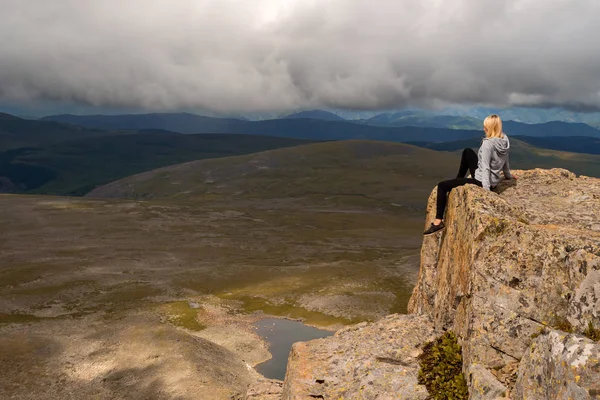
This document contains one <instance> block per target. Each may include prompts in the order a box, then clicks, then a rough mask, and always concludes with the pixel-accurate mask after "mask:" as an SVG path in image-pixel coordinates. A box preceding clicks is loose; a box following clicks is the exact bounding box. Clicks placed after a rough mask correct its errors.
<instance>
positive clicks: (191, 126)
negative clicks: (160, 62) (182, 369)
mask: <svg viewBox="0 0 600 400" xmlns="http://www.w3.org/2000/svg"><path fill="white" fill-rule="evenodd" d="M42 120H43V121H54V122H61V123H67V124H72V125H78V126H83V127H87V128H94V129H108V130H115V129H117V130H139V129H164V130H169V131H173V132H178V133H240V134H254V135H256V134H260V135H269V136H280V137H293V138H298V139H310V140H347V139H371V140H386V141H392V142H406V141H414V140H416V141H429V142H442V141H454V140H462V139H467V138H470V137H477V136H481V135H482V133H481V129H480V127H481V121H478V120H476V119H474V118H463V117H452V116H419V115H412V114H411V115H401V114H398V113H396V114H393V115H388V114H382V115H378V116H376V117H374V118H371V119H368V120H360V121H345V120H342V119H341V118H339V117H338V118H337V119H336V118H335V115H334V114H332V113H328V112H325V111H318V110H315V111H309V112H305V113H299V114H292V115H290V116H288V117H285V118H282V119H272V120H264V121H244V120H240V119H232V118H211V117H202V116H198V115H194V114H188V113H171V114H130V115H94V116H78V115H67V114H65V115H56V116H49V117H45V118H43V119H42ZM504 127H505V131H506V132H507V133H508V134H516V135H525V136H540V137H542V136H544V137H547V136H590V137H598V138H600V130H598V129H595V128H593V127H591V126H589V125H586V124H583V123H569V122H563V121H552V122H546V123H543V124H524V123H521V122H515V121H505V123H504Z"/></svg>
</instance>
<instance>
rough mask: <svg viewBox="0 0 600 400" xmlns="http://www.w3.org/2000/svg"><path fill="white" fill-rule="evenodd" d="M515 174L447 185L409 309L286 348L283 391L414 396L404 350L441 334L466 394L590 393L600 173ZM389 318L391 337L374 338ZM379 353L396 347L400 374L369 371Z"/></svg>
mask: <svg viewBox="0 0 600 400" xmlns="http://www.w3.org/2000/svg"><path fill="white" fill-rule="evenodd" d="M516 175H517V176H518V177H519V179H518V180H517V181H505V182H502V183H501V184H500V186H499V187H498V189H497V192H498V193H492V192H486V191H484V190H481V189H480V188H478V187H475V186H464V187H460V188H457V189H455V190H453V191H452V193H451V195H450V198H449V202H448V208H447V214H446V218H445V223H446V226H447V228H446V229H445V230H444V231H442V232H440V233H437V234H435V235H432V236H428V237H425V238H424V240H423V247H422V250H421V268H420V274H419V280H418V283H417V285H416V286H415V289H414V291H413V295H412V297H411V300H410V303H409V313H410V314H413V315H407V316H393V317H388V318H386V319H384V320H382V321H379V322H377V323H375V324H372V325H365V326H360V325H359V326H357V327H354V328H350V329H349V330H345V331H342V332H340V333H339V334H336V336H335V337H334V338H330V339H324V340H321V341H314V342H309V343H304V344H297V345H296V346H295V347H294V349H293V351H292V353H291V355H290V363H289V366H288V375H287V379H286V382H285V385H284V396H283V398H284V399H304V398H324V399H329V398H334V399H338V398H368V399H370V398H378V399H381V398H398V399H402V398H406V399H412V398H415V399H418V398H421V397H419V396H422V394H421V393H423V392H422V390H423V389H422V388H421V387H420V386H419V385H417V383H416V374H415V373H414V372H415V371H416V370H417V368H418V366H417V364H416V363H415V357H416V356H417V355H418V352H419V348H420V346H422V344H423V343H425V342H426V341H427V340H428V338H430V337H431V336H432V335H433V336H435V335H439V334H440V333H441V332H443V331H444V330H452V331H454V332H455V333H456V334H457V336H458V337H459V342H460V343H461V345H462V346H463V347H462V348H463V360H464V363H463V372H464V374H465V377H466V378H467V382H468V385H469V392H470V398H471V399H497V398H507V397H508V398H513V399H538V398H539V399H555V398H556V399H562V398H564V399H568V398H569V399H597V398H600V392H599V391H598V386H597V385H598V384H597V382H600V371H599V368H600V367H599V358H598V344H597V343H594V342H592V341H590V340H588V339H586V338H584V336H582V335H581V333H582V332H583V331H584V330H585V328H586V327H587V326H588V323H589V322H592V324H594V325H595V327H596V328H600V180H598V179H594V178H587V177H579V178H577V177H576V176H575V175H574V174H572V173H570V172H568V171H566V170H560V169H554V170H538V169H536V170H531V171H517V172H516ZM435 196H436V192H435V190H434V192H433V193H432V194H431V196H430V198H429V202H428V209H427V220H426V224H425V225H426V226H428V225H429V223H430V222H431V221H432V220H433V218H434V214H435V210H434V206H435ZM430 324H431V325H430ZM391 326H394V327H395V328H396V331H395V332H394V334H393V335H392V336H393V337H394V338H393V339H392V338H391V337H389V341H386V340H385V338H386V336H385V335H383V334H382V335H381V336H377V335H376V334H375V332H379V331H381V332H389V331H390V327H391ZM561 331H567V332H569V333H567V332H561ZM367 332H368V333H367ZM548 332H550V333H548ZM570 332H573V333H570ZM370 336H373V337H375V338H376V339H375V340H367V337H370ZM359 343H360V344H361V345H360V346H359V345H358V344H359ZM403 343H410V345H409V347H411V349H412V351H413V352H412V353H410V354H408V353H407V352H406V351H405V350H403V349H405V347H403V345H402V344H403ZM399 349H400V350H399ZM381 351H389V352H394V351H400V352H399V353H398V354H397V355H396V356H394V357H393V358H394V359H395V360H398V361H397V364H396V365H395V366H396V367H398V366H405V367H406V368H405V371H406V374H405V375H404V376H405V377H406V379H404V381H402V382H400V381H399V380H398V375H399V374H400V369H395V370H392V369H390V370H386V371H387V372H389V373H388V374H385V373H384V374H379V372H376V371H381V369H380V368H381V366H380V363H381V362H380V361H378V358H377V357H379V355H378V354H379V353H380V352H381ZM373 374H375V376H378V377H379V379H377V380H376V379H369V376H373ZM378 374H379V375H378ZM317 380H318V381H322V382H324V383H318V382H316V381H317ZM369 382H372V383H369ZM392 382H395V383H392ZM559 386H560V387H559ZM366 390H368V391H366ZM376 394H377V396H378V397H377V396H376ZM309 396H313V397H309ZM314 396H322V397H314ZM386 396H387V397H386Z"/></svg>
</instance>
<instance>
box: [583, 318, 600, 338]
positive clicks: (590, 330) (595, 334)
mask: <svg viewBox="0 0 600 400" xmlns="http://www.w3.org/2000/svg"><path fill="white" fill-rule="evenodd" d="M583 335H584V336H585V337H587V338H588V339H591V340H593V341H596V342H599V341H600V329H596V328H595V327H594V324H592V321H590V322H588V326H587V328H586V329H585V330H584V331H583Z"/></svg>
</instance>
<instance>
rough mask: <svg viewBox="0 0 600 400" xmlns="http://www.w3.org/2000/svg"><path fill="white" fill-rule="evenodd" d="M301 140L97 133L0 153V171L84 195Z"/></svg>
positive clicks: (51, 190) (47, 190)
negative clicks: (143, 175) (145, 174)
mask: <svg viewBox="0 0 600 400" xmlns="http://www.w3.org/2000/svg"><path fill="white" fill-rule="evenodd" d="M304 143H307V142H306V141H302V140H296V139H284V138H272V137H262V136H252V137H250V136H247V135H180V134H173V133H162V134H161V133H140V134H131V135H111V136H101V137H92V138H86V139H80V140H72V141H66V142H62V143H55V144H49V145H45V146H37V147H30V148H25V149H15V150H10V151H9V152H5V153H0V175H4V176H7V177H8V178H9V179H11V181H13V182H14V183H15V184H18V185H20V189H21V190H19V191H26V192H29V193H39V194H68V195H83V194H85V193H87V192H88V191H89V190H91V189H93V188H94V187H96V186H98V185H102V184H105V183H108V182H111V181H114V180H116V179H120V178H122V177H125V176H128V175H132V174H136V173H139V172H142V171H147V170H151V169H154V168H159V167H162V166H165V165H172V164H178V163H182V162H186V161H191V160H197V159H204V158H213V157H225V156H232V155H239V154H248V153H252V152H256V151H263V150H268V149H275V148H280V147H286V146H294V145H298V144H304Z"/></svg>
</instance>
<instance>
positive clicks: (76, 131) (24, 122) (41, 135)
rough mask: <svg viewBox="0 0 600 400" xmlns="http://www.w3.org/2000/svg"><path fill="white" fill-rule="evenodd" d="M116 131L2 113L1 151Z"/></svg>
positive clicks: (0, 117) (0, 129) (0, 121)
mask: <svg viewBox="0 0 600 400" xmlns="http://www.w3.org/2000/svg"><path fill="white" fill-rule="evenodd" d="M114 133H115V132H107V131H102V130H99V129H95V128H85V127H81V126H74V125H68V124H63V123H60V122H55V121H35V120H28V119H22V118H18V117H15V116H12V115H10V114H3V113H0V151H6V150H10V149H15V148H19V147H23V146H36V145H42V144H50V143H58V142H61V141H65V140H73V139H80V138H91V137H96V136H106V135H109V134H114Z"/></svg>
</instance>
